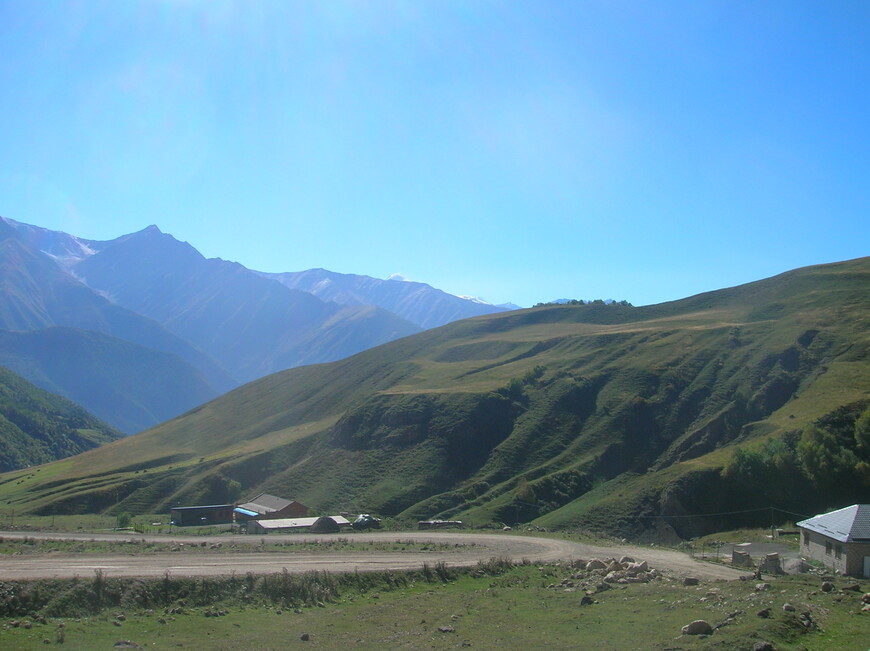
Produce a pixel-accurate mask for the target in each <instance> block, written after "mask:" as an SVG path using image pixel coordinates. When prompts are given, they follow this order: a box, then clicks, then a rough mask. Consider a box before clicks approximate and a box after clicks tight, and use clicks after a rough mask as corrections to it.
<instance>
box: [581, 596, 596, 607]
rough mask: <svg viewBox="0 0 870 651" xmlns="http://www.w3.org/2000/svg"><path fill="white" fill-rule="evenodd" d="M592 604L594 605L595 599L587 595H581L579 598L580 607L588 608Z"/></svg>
mask: <svg viewBox="0 0 870 651" xmlns="http://www.w3.org/2000/svg"><path fill="white" fill-rule="evenodd" d="M594 603H595V599H593V598H592V597H590V596H589V595H583V596H582V597H581V598H580V605H581V606H589V605H591V604H594Z"/></svg>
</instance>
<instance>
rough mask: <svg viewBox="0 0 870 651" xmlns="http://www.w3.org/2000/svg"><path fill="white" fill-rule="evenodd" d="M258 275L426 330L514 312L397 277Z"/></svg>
mask: <svg viewBox="0 0 870 651" xmlns="http://www.w3.org/2000/svg"><path fill="white" fill-rule="evenodd" d="M257 273H258V274H260V275H261V276H263V277H265V278H272V279H274V280H277V281H278V282H280V283H282V284H283V285H286V286H287V287H290V288H291V289H299V290H302V291H305V292H308V293H310V294H313V295H314V296H317V297H318V298H321V299H323V300H325V301H333V302H335V303H340V304H341V305H377V306H379V307H382V308H384V309H385V310H389V311H390V312H393V313H395V314H398V315H399V316H400V317H402V318H403V319H406V320H408V321H410V322H411V323H414V324H416V325H417V326H419V327H420V328H423V329H428V328H436V327H438V326H442V325H445V324H447V323H450V322H452V321H459V320H460V319H467V318H470V317H474V316H481V315H484V314H494V313H496V312H505V311H507V310H508V309H510V308H508V307H502V306H497V305H490V304H489V303H486V302H484V301H481V300H480V299H475V298H470V297H467V296H454V295H453V294H448V293H447V292H443V291H441V290H440V289H435V288H434V287H432V286H430V285H427V284H426V283H418V282H413V281H409V280H404V279H396V278H394V277H390V278H388V279H387V280H379V279H378V278H372V277H371V276H360V275H356V274H340V273H336V272H334V271H327V270H326V269H309V270H307V271H298V272H285V273H266V272H262V271H259V272H257Z"/></svg>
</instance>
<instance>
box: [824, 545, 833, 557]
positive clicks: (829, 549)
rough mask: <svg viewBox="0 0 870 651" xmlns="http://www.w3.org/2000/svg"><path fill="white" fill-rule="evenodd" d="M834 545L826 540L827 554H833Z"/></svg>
mask: <svg viewBox="0 0 870 651" xmlns="http://www.w3.org/2000/svg"><path fill="white" fill-rule="evenodd" d="M832 547H833V545H832V544H831V543H829V542H826V543H825V554H827V555H828V556H830V555H831V548H832Z"/></svg>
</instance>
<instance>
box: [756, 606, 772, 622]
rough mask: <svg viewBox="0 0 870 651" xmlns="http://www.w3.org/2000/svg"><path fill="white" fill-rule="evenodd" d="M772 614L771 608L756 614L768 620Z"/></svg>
mask: <svg viewBox="0 0 870 651" xmlns="http://www.w3.org/2000/svg"><path fill="white" fill-rule="evenodd" d="M770 612H771V611H770V608H764V609H763V610H759V611H758V612H757V613H755V614H756V615H758V616H759V617H763V618H764V619H767V618H768V617H770Z"/></svg>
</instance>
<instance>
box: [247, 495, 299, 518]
mask: <svg viewBox="0 0 870 651" xmlns="http://www.w3.org/2000/svg"><path fill="white" fill-rule="evenodd" d="M235 514H236V522H247V521H248V520H267V519H268V520H273V519H274V520H277V519H285V518H305V517H308V507H307V506H305V505H304V504H301V503H300V502H296V501H294V500H287V499H284V498H283V497H276V496H275V495H269V494H268V493H260V494H259V495H257V496H256V497H254V498H253V499H251V500H249V501H247V502H245V503H243V504H239V505H238V506H237V507H236V508H235Z"/></svg>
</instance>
